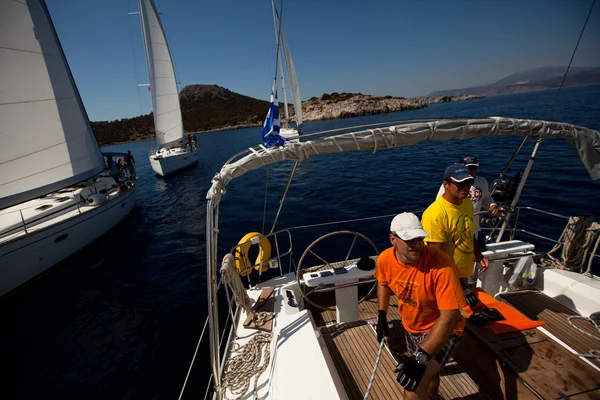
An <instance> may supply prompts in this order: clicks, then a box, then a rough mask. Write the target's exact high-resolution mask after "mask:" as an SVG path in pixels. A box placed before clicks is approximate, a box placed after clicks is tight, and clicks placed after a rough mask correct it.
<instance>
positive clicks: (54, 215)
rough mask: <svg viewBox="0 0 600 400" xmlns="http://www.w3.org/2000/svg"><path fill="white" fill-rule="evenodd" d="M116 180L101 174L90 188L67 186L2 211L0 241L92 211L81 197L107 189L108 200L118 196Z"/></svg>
mask: <svg viewBox="0 0 600 400" xmlns="http://www.w3.org/2000/svg"><path fill="white" fill-rule="evenodd" d="M116 187H117V185H116V183H115V180H114V179H113V178H112V177H100V178H99V179H98V181H97V182H95V183H94V185H93V189H90V187H83V188H81V187H78V188H66V189H63V190H59V191H58V192H56V193H51V194H49V195H47V196H45V197H42V198H38V199H34V200H30V201H28V202H26V203H22V204H18V205H16V206H13V207H9V208H6V209H4V210H2V211H0V244H2V243H6V242H10V241H11V240H14V239H16V238H18V237H21V236H23V235H26V234H27V233H32V232H36V231H39V230H42V229H45V228H47V227H49V226H51V225H54V224H56V223H58V222H61V221H64V220H67V219H69V218H72V217H74V216H76V215H78V214H83V213H86V212H88V211H91V210H93V209H95V208H97V207H98V206H96V205H95V206H92V205H89V204H87V203H85V202H82V201H81V196H84V197H87V196H88V195H90V194H92V193H97V192H99V191H102V190H104V191H106V192H105V193H106V195H107V196H108V200H109V201H110V199H112V198H114V197H116V196H117V195H118V192H117V191H116Z"/></svg>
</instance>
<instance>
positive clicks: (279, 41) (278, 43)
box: [275, 0, 595, 81]
mask: <svg viewBox="0 0 600 400" xmlns="http://www.w3.org/2000/svg"><path fill="white" fill-rule="evenodd" d="M594 1H595V0H594ZM279 12H280V14H279V28H278V29H277V52H276V55H275V81H277V72H278V67H279V65H278V64H277V61H278V60H279V48H280V47H281V19H282V17H283V0H281V4H280V5H279Z"/></svg>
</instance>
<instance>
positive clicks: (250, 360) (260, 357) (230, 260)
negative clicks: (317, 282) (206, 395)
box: [220, 253, 273, 399]
mask: <svg viewBox="0 0 600 400" xmlns="http://www.w3.org/2000/svg"><path fill="white" fill-rule="evenodd" d="M221 279H222V280H223V282H224V283H225V284H226V285H227V286H228V287H229V289H230V290H231V292H232V293H233V297H234V299H235V302H236V303H237V304H238V305H239V306H240V307H242V308H243V309H244V310H246V312H247V313H248V315H251V313H252V299H250V296H248V293H247V292H246V288H244V284H243V283H242V280H241V278H240V275H239V274H238V272H237V269H236V268H235V258H234V257H233V255H232V254H231V253H229V254H227V255H225V257H223V262H222V264H221ZM272 317H273V316H272V314H271V313H268V312H264V311H262V312H255V313H254V317H253V320H254V323H255V324H256V326H260V325H262V324H264V323H265V322H266V321H267V319H269V318H272ZM271 339H272V334H271V333H266V332H260V333H255V334H254V336H252V338H251V339H250V340H249V341H248V342H247V343H246V344H245V345H243V346H240V345H239V344H238V343H236V342H231V345H230V348H229V350H230V355H229V358H228V359H227V361H226V362H225V368H224V372H223V378H222V382H221V386H220V388H221V391H222V392H221V393H222V395H223V397H224V398H228V397H227V391H228V390H229V392H230V393H231V394H232V395H234V396H237V397H235V398H236V399H239V398H242V397H243V396H244V395H245V394H246V393H247V391H248V388H249V386H250V379H252V377H253V376H254V389H253V394H254V398H255V399H257V398H258V394H257V391H256V386H257V384H258V378H259V376H260V375H261V374H262V373H263V372H264V371H265V370H266V369H267V366H268V365H269V361H270V359H271V350H270V344H271ZM261 361H262V362H261Z"/></svg>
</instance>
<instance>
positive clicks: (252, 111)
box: [92, 85, 483, 146]
mask: <svg viewBox="0 0 600 400" xmlns="http://www.w3.org/2000/svg"><path fill="white" fill-rule="evenodd" d="M480 97H483V96H474V95H460V96H435V97H421V98H412V99H411V98H405V97H392V96H384V97H380V96H370V95H364V94H362V93H325V94H323V95H322V96H321V97H313V98H311V99H310V100H307V101H305V102H303V103H302V111H303V116H304V121H319V120H329V119H340V118H352V117H360V116H365V115H374V114H384V113H390V112H398V111H409V110H418V109H422V108H426V107H427V106H428V105H429V104H434V103H444V102H451V101H461V100H471V99H476V98H480ZM180 101H181V110H182V116H183V123H184V126H185V133H205V132H215V131H225V130H233V129H241V128H249V127H255V126H261V125H262V123H263V121H264V118H265V115H266V113H267V110H268V104H269V103H268V102H266V101H264V100H257V99H254V98H251V97H248V96H244V95H240V94H238V93H235V92H231V91H230V90H228V89H225V88H222V87H220V86H216V85H190V86H186V87H185V88H184V89H183V90H182V91H181V93H180ZM289 109H290V113H291V119H292V121H294V108H293V106H291V105H290V107H289ZM153 125H154V124H153V121H152V115H151V114H146V115H141V116H138V117H134V118H128V119H123V120H119V121H111V122H108V121H98V122H92V128H93V130H94V133H95V134H96V138H97V139H98V142H99V143H100V145H102V146H104V145H109V144H118V143H127V142H133V141H139V140H147V139H152V138H154V126H153Z"/></svg>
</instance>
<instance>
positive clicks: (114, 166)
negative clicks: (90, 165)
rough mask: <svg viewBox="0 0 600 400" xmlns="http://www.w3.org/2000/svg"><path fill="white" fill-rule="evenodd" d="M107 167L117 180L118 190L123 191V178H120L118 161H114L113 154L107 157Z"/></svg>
mask: <svg viewBox="0 0 600 400" xmlns="http://www.w3.org/2000/svg"><path fill="white" fill-rule="evenodd" d="M106 167H107V169H108V172H109V173H110V176H112V177H113V179H114V180H115V182H117V191H118V192H119V191H121V180H120V179H119V167H117V163H116V162H114V161H113V159H112V156H107V157H106Z"/></svg>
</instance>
